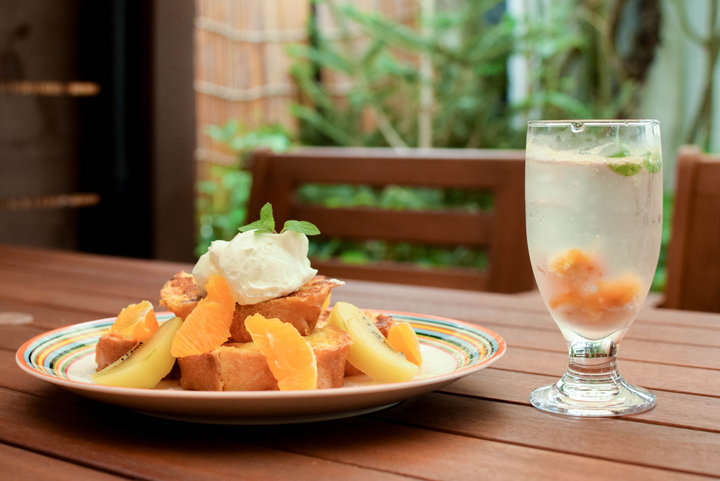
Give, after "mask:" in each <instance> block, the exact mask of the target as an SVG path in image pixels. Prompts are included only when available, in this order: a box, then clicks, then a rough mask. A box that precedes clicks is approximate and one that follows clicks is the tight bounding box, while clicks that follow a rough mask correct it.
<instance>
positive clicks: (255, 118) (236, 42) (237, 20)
mask: <svg viewBox="0 0 720 481" xmlns="http://www.w3.org/2000/svg"><path fill="white" fill-rule="evenodd" d="M341 3H342V2H341V1H339V0H327V1H325V2H319V3H318V4H317V10H316V14H317V18H318V25H319V28H320V29H321V30H322V31H323V33H324V35H327V36H328V37H329V38H338V37H339V36H340V33H339V30H338V27H337V25H335V22H334V21H333V16H332V13H331V7H332V6H333V5H334V6H337V5H339V4H341ZM351 3H352V4H353V5H354V6H355V7H357V8H359V9H362V10H366V11H373V10H374V11H377V12H379V13H380V14H382V15H384V16H387V17H389V18H393V19H395V20H401V21H403V22H406V21H412V19H413V18H414V16H415V13H416V7H415V5H416V4H417V1H416V0H356V1H353V2H351ZM196 5H197V8H196V18H195V96H196V109H197V125H198V127H197V132H198V134H197V135H198V139H197V144H198V150H197V153H196V158H197V160H198V162H199V164H200V165H199V172H200V175H201V176H202V172H203V170H204V169H203V166H202V165H203V164H207V163H222V164H229V163H232V162H234V160H235V156H234V155H233V154H232V152H231V151H229V150H228V148H227V147H226V146H224V145H221V144H219V143H217V142H214V141H213V140H212V139H211V138H210V137H209V136H208V135H207V127H208V126H209V125H219V126H222V125H225V123H226V122H227V121H228V120H230V119H236V120H238V122H240V124H241V125H242V126H243V127H244V128H245V129H246V130H248V131H249V130H253V129H254V128H257V127H259V126H261V125H264V124H265V125H266V124H272V123H280V124H282V125H284V126H286V127H288V128H289V129H290V130H291V131H293V130H294V129H295V127H296V125H295V122H294V119H293V118H292V117H291V115H290V113H289V108H288V106H289V104H290V103H292V102H294V101H296V100H297V89H296V87H295V85H294V84H293V81H292V78H291V76H290V73H289V70H290V66H291V63H292V60H291V59H290V58H289V56H288V55H287V53H286V49H287V47H288V45H290V44H293V43H306V42H307V39H308V33H307V25H308V20H309V18H310V15H311V2H310V0H197V3H196ZM352 42H353V43H354V44H356V45H358V46H360V47H361V46H362V44H363V42H366V39H363V38H362V35H361V34H360V33H359V32H357V31H354V34H353V40H352ZM323 81H324V82H325V83H327V84H329V87H330V88H331V89H333V91H334V92H336V93H337V94H338V97H339V98H341V97H342V92H343V91H344V90H345V88H344V85H343V84H344V83H346V82H347V79H343V78H340V77H338V76H333V75H330V74H329V73H328V74H327V75H324V77H323Z"/></svg>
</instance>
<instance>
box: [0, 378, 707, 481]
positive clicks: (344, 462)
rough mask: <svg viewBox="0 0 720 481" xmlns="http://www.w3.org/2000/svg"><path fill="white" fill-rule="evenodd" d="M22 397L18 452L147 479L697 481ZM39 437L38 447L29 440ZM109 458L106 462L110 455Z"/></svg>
mask: <svg viewBox="0 0 720 481" xmlns="http://www.w3.org/2000/svg"><path fill="white" fill-rule="evenodd" d="M21 396H22V395H20V394H17V393H7V392H3V391H2V390H0V402H4V400H5V398H7V397H9V398H10V400H11V401H12V402H11V403H9V404H10V405H11V406H12V409H11V410H10V412H7V413H0V423H3V426H4V428H3V431H2V432H0V436H6V437H9V436H13V437H15V439H16V441H15V442H16V443H17V444H18V445H25V444H31V445H32V446H34V447H35V449H39V450H41V451H42V452H43V453H48V454H50V455H52V456H54V457H58V458H61V459H64V458H67V459H74V460H78V461H81V462H82V463H83V464H86V465H90V466H93V467H97V468H102V469H104V470H107V471H111V472H116V473H120V474H123V475H126V476H138V477H143V478H148V479H177V480H184V479H198V480H203V479H214V478H215V477H218V476H219V477H226V478H229V477H231V476H233V475H234V476H238V475H240V476H242V477H244V478H246V479H254V478H262V479H287V476H288V473H292V475H293V479H313V478H315V479H332V478H331V476H332V477H335V478H338V479H380V480H383V479H388V480H392V479H407V477H416V478H418V479H447V480H457V479H480V478H484V479H493V478H497V479H519V480H525V479H526V480H535V479H537V475H538V472H542V473H543V475H547V476H549V478H552V479H571V477H570V476H569V473H570V472H581V471H585V470H588V475H587V479H589V480H593V479H598V480H601V479H603V480H604V479H607V476H608V475H615V476H617V477H618V479H643V478H647V477H648V476H649V477H650V478H651V479H668V480H670V479H688V480H689V479H698V478H696V477H693V476H685V475H683V474H682V473H672V474H670V473H667V472H663V471H660V470H657V469H654V468H648V467H642V466H636V465H627V464H626V463H617V462H615V461H612V460H601V459H596V458H592V459H586V458H582V457H580V456H575V455H568V454H564V453H558V452H555V451H553V450H544V449H536V448H532V447H527V446H518V445H515V444H513V443H510V444H508V443H506V442H493V441H488V440H486V439H478V438H476V437H474V436H471V437H465V436H457V435H452V434H447V433H443V432H437V431H428V430H423V429H417V428H413V427H410V426H400V425H397V424H387V423H384V422H379V421H373V420H371V419H369V418H358V419H350V420H341V421H334V422H326V423H316V424H309V425H297V426H293V425H290V426H263V427H249V426H246V427H238V426H210V425H194V424H184V423H176V422H169V421H164V420H161V419H155V418H150V417H145V416H142V415H139V414H134V413H131V412H128V411H125V410H120V409H117V408H113V407H110V406H104V405H100V404H99V403H93V402H91V401H88V402H81V403H77V404H74V405H67V404H59V403H53V402H51V401H48V400H38V399H33V398H29V399H28V398H25V399H23V398H22V397H21ZM53 410H60V411H61V412H62V413H63V416H62V419H58V417H57V416H55V415H53V414H52V412H51V411H53ZM28 414H30V416H28ZM468 414H471V413H468ZM21 418H29V419H31V424H30V425H29V426H22V425H20V424H19V423H18V422H17V419H21ZM68 426H69V428H68ZM39 432H42V433H43V437H42V438H38V437H37V436H35V435H34V434H33V433H39ZM73 433H74V434H73ZM309 433H312V435H309ZM167 439H172V443H169V444H168V443H167V442H166V440H167ZM245 440H252V443H253V444H248V443H247V442H245ZM110 446H112V448H110ZM110 449H111V450H112V453H113V455H112V456H108V454H109V451H110ZM468 459H472V460H473V462H472V463H468V462H467V460H468ZM508 459H512V460H513V462H511V463H509V462H508ZM518 460H523V461H524V462H522V463H519V462H518ZM269 466H270V467H271V468H272V469H268V467H269ZM569 469H570V471H568V470H569ZM368 477H369V478H368Z"/></svg>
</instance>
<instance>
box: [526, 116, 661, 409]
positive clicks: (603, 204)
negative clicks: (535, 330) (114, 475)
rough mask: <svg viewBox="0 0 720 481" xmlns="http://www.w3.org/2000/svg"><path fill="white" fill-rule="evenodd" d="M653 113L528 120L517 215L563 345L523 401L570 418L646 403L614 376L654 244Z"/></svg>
mask: <svg viewBox="0 0 720 481" xmlns="http://www.w3.org/2000/svg"><path fill="white" fill-rule="evenodd" d="M662 196H663V182H662V159H661V148H660V125H659V122H657V121H656V120H581V121H570V120H566V121H564V120H558V121H531V122H529V123H528V137H527V144H526V164H525V214H526V228H527V240H528V249H529V251H530V261H531V263H532V268H533V271H534V274H535V279H536V281H537V285H538V288H539V290H540V294H541V295H542V297H543V300H544V302H545V305H546V306H547V308H548V311H549V312H550V314H551V316H552V318H553V319H554V321H555V323H556V324H557V325H558V327H559V328H560V331H561V332H562V334H563V337H564V338H565V340H566V342H567V346H568V357H569V361H568V369H567V371H566V372H565V374H564V375H563V376H562V377H561V378H560V379H559V380H558V381H557V382H555V383H553V384H550V385H547V386H542V387H540V388H538V389H535V390H534V391H532V392H531V393H530V403H531V404H532V405H533V406H535V407H537V408H539V409H543V410H545V411H550V412H554V413H558V414H569V415H573V416H617V415H625V414H632V413H637V412H642V411H645V410H648V409H651V408H652V407H653V406H654V405H655V396H654V394H653V393H651V392H650V391H648V390H646V389H643V388H641V387H638V386H634V385H632V384H630V383H628V382H627V381H625V379H623V377H622V376H621V375H620V373H619V371H618V369H617V363H616V356H617V350H618V344H619V342H620V340H621V339H622V337H623V336H624V334H625V332H626V331H627V330H628V328H629V327H630V325H631V324H632V322H633V320H634V319H635V317H636V316H637V313H638V311H639V310H640V307H641V306H642V304H643V302H644V301H645V298H646V297H647V294H648V291H649V290H650V284H651V282H652V278H653V275H654V273H655V268H656V266H657V260H658V254H659V252H660V241H661V239H660V238H661V235H662V206H663V199H662Z"/></svg>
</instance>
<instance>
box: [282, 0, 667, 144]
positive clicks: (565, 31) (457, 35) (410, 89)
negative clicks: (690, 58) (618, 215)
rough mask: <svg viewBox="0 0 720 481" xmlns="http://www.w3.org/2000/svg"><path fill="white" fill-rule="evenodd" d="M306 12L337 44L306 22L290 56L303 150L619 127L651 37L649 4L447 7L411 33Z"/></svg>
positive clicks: (511, 140) (335, 4) (327, 4)
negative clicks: (561, 124) (541, 128)
mask: <svg viewBox="0 0 720 481" xmlns="http://www.w3.org/2000/svg"><path fill="white" fill-rule="evenodd" d="M316 3H317V4H318V8H324V9H325V11H326V12H327V13H328V14H329V15H330V16H331V17H332V19H333V24H334V25H336V26H337V31H338V33H337V35H335V36H333V37H330V36H329V35H327V34H326V33H325V32H323V31H321V30H320V29H318V28H317V25H316V24H315V23H312V22H311V24H310V28H311V33H310V38H311V39H312V42H311V43H310V45H307V46H294V47H293V48H292V49H291V50H290V53H291V55H293V56H294V57H295V63H294V64H293V67H292V74H293V77H294V78H295V80H296V82H297V85H298V87H299V89H300V91H301V93H302V94H303V102H302V103H300V104H298V105H295V106H294V107H293V114H294V115H295V116H296V117H297V118H298V119H300V121H301V123H300V139H301V141H302V142H303V143H306V144H310V145H326V144H332V145H345V146H351V145H380V146H392V147H406V146H414V147H431V146H438V147H488V148H503V147H515V148H520V147H522V146H523V145H524V137H525V126H524V122H522V120H523V119H524V118H528V117H534V118H618V117H620V118H621V117H627V116H629V115H630V114H631V113H632V110H633V108H634V106H635V102H636V99H637V94H638V92H639V89H640V86H641V85H642V81H643V80H644V77H645V74H646V71H647V69H648V67H649V64H650V62H651V60H652V58H653V54H654V45H655V44H656V43H657V36H658V28H659V1H658V0H640V1H639V2H629V1H627V0H614V1H599V0H570V1H567V2H552V7H550V6H547V7H545V8H543V7H542V5H543V3H542V2H540V3H537V4H535V5H536V7H537V8H538V11H535V12H527V15H525V16H522V17H520V16H512V15H510V14H509V13H507V12H504V10H503V8H504V7H503V6H504V3H505V2H501V1H498V0H476V1H472V2H452V1H449V2H442V5H443V6H445V7H446V8H443V9H440V8H438V9H437V11H436V12H434V14H431V13H430V12H427V11H424V10H422V8H421V9H420V10H419V13H418V17H417V18H416V19H415V23H416V24H417V26H418V27H417V28H412V27H411V26H408V25H405V24H402V23H399V22H394V21H392V20H388V19H386V18H383V17H381V16H380V15H378V14H377V13H375V12H363V11H361V10H359V9H358V8H357V7H356V6H354V5H352V3H350V2H340V1H336V0H318V1H317V2H316ZM430 3H437V4H438V5H440V4H441V2H430ZM528 8H533V7H532V2H531V3H529V4H528ZM358 32H359V33H358ZM363 39H366V40H365V41H363ZM511 59H514V60H518V59H522V60H521V61H524V62H525V63H526V64H527V66H528V67H529V68H528V72H529V74H528V77H527V78H515V79H513V81H516V82H520V83H523V82H524V83H526V85H527V95H526V96H525V97H524V98H510V97H509V87H510V85H509V82H510V79H509V77H510V75H511V73H510V72H509V70H508V64H509V62H510V61H511ZM331 74H332V75H331ZM328 78H340V79H344V80H345V83H343V85H346V86H347V89H346V90H345V91H343V92H342V93H341V94H339V93H338V92H337V91H336V88H335V87H336V86H337V83H335V84H328V83H327V79H328ZM368 118H370V119H373V121H370V122H368Z"/></svg>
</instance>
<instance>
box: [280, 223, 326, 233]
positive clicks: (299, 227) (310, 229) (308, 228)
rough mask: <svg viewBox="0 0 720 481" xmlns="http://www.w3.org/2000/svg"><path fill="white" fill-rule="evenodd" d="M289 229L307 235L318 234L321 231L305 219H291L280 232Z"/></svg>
mask: <svg viewBox="0 0 720 481" xmlns="http://www.w3.org/2000/svg"><path fill="white" fill-rule="evenodd" d="M287 230H291V231H295V232H300V233H301V234H305V235H318V234H319V233H320V229H318V228H317V227H316V226H315V224H313V223H311V222H307V221H304V220H289V221H287V222H285V225H283V228H282V230H281V231H280V233H281V234H282V233H283V232H285V231H287Z"/></svg>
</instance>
